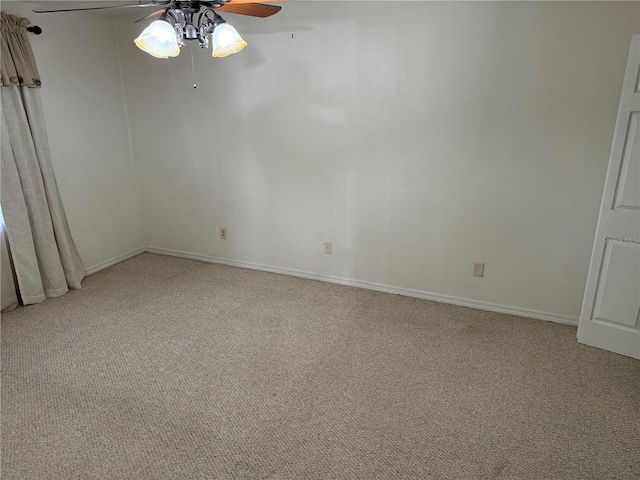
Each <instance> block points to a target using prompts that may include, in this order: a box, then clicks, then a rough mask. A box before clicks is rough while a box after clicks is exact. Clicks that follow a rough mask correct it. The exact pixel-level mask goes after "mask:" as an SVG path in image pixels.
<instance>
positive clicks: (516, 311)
mask: <svg viewBox="0 0 640 480" xmlns="http://www.w3.org/2000/svg"><path fill="white" fill-rule="evenodd" d="M146 251H147V252H150V253H158V254H160V255H170V256H172V257H182V258H189V259H191V260H200V261H203V262H209V263H218V264H222V265H230V266H232V267H240V268H249V269H251V270H260V271H264V272H272V273H280V274H282V275H291V276H293V277H302V278H308V279H311V280H320V281H322V282H329V283H337V284H339V285H347V286H350V287H358V288H365V289H368V290H375V291H378V292H386V293H393V294H396V295H404V296H406V297H415V298H422V299H424V300H432V301H435V302H442V303H449V304H452V305H459V306H462V307H469V308H476V309H478V310H487V311H490V312H498V313H506V314H508V315H517V316H519V317H527V318H535V319H538V320H546V321H550V322H555V323H562V324H565V325H574V326H577V325H578V317H571V316H569V315H558V314H555V313H547V312H539V311H536V310H528V309H525V308H517V307H509V306H505V305H498V304H495V303H487V302H480V301H477V300H469V299H466V298H460V297H452V296H449V295H440V294H437V293H431V292H424V291H421V290H412V289H409V288H398V287H392V286H389V285H384V284H381V283H374V282H365V281H361V280H351V279H349V278H343V277H336V276H332V275H324V274H321V273H313V272H305V271H303V270H296V269H293V268H282V267H274V266H271V265H263V264H260V263H252V262H243V261H239V260H230V259H228V258H220V257H211V256H208V255H200V254H197V253H189V252H180V251H176V250H169V249H166V248H156V247H147V248H146Z"/></svg>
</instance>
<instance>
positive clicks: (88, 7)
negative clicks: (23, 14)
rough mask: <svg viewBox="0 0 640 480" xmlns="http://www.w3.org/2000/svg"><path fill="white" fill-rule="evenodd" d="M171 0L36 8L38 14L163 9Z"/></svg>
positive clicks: (51, 5)
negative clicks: (121, 9)
mask: <svg viewBox="0 0 640 480" xmlns="http://www.w3.org/2000/svg"><path fill="white" fill-rule="evenodd" d="M169 3H171V0H146V1H145V0H139V1H135V0H134V1H131V0H129V1H111V2H92V1H87V2H47V6H42V7H37V8H34V9H33V11H34V12H36V13H53V12H75V11H80V10H83V11H84V10H106V9H110V8H132V7H133V8H139V7H161V6H162V5H168V4H169Z"/></svg>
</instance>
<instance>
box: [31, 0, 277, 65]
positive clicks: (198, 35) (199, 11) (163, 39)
mask: <svg viewBox="0 0 640 480" xmlns="http://www.w3.org/2000/svg"><path fill="white" fill-rule="evenodd" d="M232 1H234V0H215V1H204V0H202V1H193V2H190V1H180V0H137V1H135V0H132V1H131V3H130V4H120V5H112V4H111V5H110V4H109V2H106V3H107V4H105V3H104V2H91V1H88V2H85V4H84V5H82V3H83V2H73V3H69V2H66V3H65V2H50V3H49V5H51V4H53V3H58V4H59V6H47V7H41V8H36V9H34V12H36V13H50V12H70V11H78V10H85V11H86V10H104V9H110V8H131V7H154V6H164V5H166V6H165V7H164V8H163V9H162V10H158V11H156V12H154V13H152V14H151V15H147V16H146V17H144V18H141V19H140V20H137V22H140V21H142V20H149V19H152V18H155V19H156V20H154V21H153V22H152V23H151V25H149V26H148V27H147V28H145V29H144V30H143V31H142V33H141V34H140V35H139V36H138V38H136V39H135V40H134V43H135V44H136V46H137V47H138V48H139V49H140V50H142V51H144V52H147V53H148V54H149V55H152V56H154V57H156V58H169V57H177V56H178V55H179V54H180V48H181V47H183V46H184V45H185V41H186V40H197V41H198V43H199V45H200V47H201V48H209V43H211V48H212V56H213V57H226V56H229V55H231V54H232V53H237V52H239V51H241V50H242V49H243V48H244V47H246V46H247V42H245V41H244V40H243V39H242V37H241V36H240V34H239V33H238V32H237V31H236V29H235V28H233V27H232V26H231V25H229V24H228V23H227V22H226V21H225V20H224V19H223V18H222V17H221V16H220V15H218V14H217V13H216V12H215V11H214V9H217V8H219V9H220V10H221V11H225V12H228V13H235V14H239V15H249V16H252V17H259V18H265V17H269V16H271V15H275V14H276V13H278V12H279V11H280V8H281V7H276V6H273V5H265V4H262V3H256V2H254V1H253V0H235V1H234V3H233V4H232V3H231V2H232ZM272 1H276V2H278V1H286V0H272ZM111 3H113V2H111ZM194 18H195V19H197V20H196V22H195V23H196V24H197V26H196V24H194ZM137 22H136V23H137ZM209 36H211V40H209Z"/></svg>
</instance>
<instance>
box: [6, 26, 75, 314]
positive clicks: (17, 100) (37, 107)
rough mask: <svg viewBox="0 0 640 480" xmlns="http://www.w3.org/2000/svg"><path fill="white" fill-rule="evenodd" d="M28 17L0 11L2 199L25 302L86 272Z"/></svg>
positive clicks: (52, 293) (58, 291)
mask: <svg viewBox="0 0 640 480" xmlns="http://www.w3.org/2000/svg"><path fill="white" fill-rule="evenodd" d="M28 24H29V21H28V20H26V19H24V18H19V17H14V16H13V15H7V14H5V13H2V62H1V63H2V80H3V86H2V88H0V97H1V102H2V125H1V131H2V139H1V140H2V142H1V154H2V163H1V167H0V168H1V171H0V173H1V177H2V178H1V184H0V187H1V189H0V205H1V207H2V214H3V217H4V223H5V226H6V238H7V240H8V243H9V252H10V254H11V259H12V261H13V267H14V269H15V276H16V278H17V281H18V285H17V286H18V290H19V294H20V298H21V299H22V302H23V303H24V304H31V303H38V302H41V301H43V300H44V299H45V298H46V297H57V296H60V295H63V294H64V293H66V292H67V291H68V290H69V288H80V282H81V281H82V279H83V278H84V276H85V269H84V266H83V264H82V261H81V260H80V256H79V255H78V251H77V248H76V246H75V244H74V242H73V239H72V237H71V232H70V230H69V226H68V224H67V219H66V216H65V213H64V209H63V206H62V201H61V198H60V194H59V192H58V186H57V184H56V179H55V176H54V174H53V168H52V164H51V158H50V154H49V144H48V140H47V133H46V129H45V124H44V117H43V115H42V104H41V102H40V90H39V88H31V87H37V86H39V85H40V79H39V75H38V70H37V67H36V65H35V61H34V58H33V53H32V50H31V46H30V45H29V41H28V38H27V32H26V28H25V27H26V25H28ZM8 55H9V56H10V58H11V59H13V66H11V65H9V62H8V60H7V59H8V57H7V56H8ZM14 73H15V75H13V76H15V77H16V79H17V82H14V81H12V77H11V76H10V77H9V82H8V83H7V79H6V78H5V77H6V75H12V74H14ZM10 85H12V86H10ZM26 85H30V86H26Z"/></svg>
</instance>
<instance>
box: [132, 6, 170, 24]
mask: <svg viewBox="0 0 640 480" xmlns="http://www.w3.org/2000/svg"><path fill="white" fill-rule="evenodd" d="M167 10H168V9H167V8H163V9H162V10H158V11H155V12H153V13H150V14H149V15H147V16H146V17H142V18H139V19H138V20H136V21H135V22H133V23H138V22H144V21H145V20H151V19H152V18H157V17H159V16H161V15H162V14H164V13H165V12H166V11H167Z"/></svg>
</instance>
